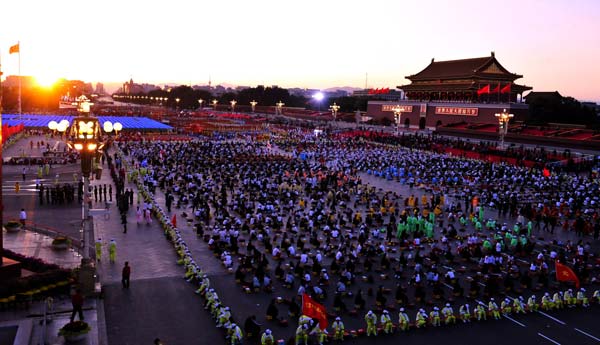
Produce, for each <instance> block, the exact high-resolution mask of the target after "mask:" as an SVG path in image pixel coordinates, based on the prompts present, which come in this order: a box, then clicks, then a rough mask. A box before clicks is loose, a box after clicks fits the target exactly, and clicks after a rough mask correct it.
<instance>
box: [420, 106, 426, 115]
mask: <svg viewBox="0 0 600 345" xmlns="http://www.w3.org/2000/svg"><path fill="white" fill-rule="evenodd" d="M421 116H427V104H421Z"/></svg>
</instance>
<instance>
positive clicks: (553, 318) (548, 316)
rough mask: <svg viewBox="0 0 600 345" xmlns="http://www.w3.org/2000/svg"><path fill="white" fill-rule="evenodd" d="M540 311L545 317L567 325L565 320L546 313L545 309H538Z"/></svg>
mask: <svg viewBox="0 0 600 345" xmlns="http://www.w3.org/2000/svg"><path fill="white" fill-rule="evenodd" d="M538 313H540V314H542V315H544V316H545V317H547V318H549V319H552V320H554V321H556V322H558V323H560V324H561V325H566V323H565V322H562V321H560V320H559V319H557V318H555V317H554V316H550V315H548V314H546V313H544V312H543V311H539V310H538Z"/></svg>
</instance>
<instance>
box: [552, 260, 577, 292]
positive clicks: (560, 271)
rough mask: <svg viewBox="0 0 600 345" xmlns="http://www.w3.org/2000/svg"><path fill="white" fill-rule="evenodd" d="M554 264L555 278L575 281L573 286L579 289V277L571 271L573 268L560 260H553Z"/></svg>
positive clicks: (560, 280)
mask: <svg viewBox="0 0 600 345" xmlns="http://www.w3.org/2000/svg"><path fill="white" fill-rule="evenodd" d="M555 266H556V280H557V281H559V282H575V287H576V288H577V289H579V278H578V277H577V275H576V274H575V272H573V270H572V269H571V268H570V267H569V266H567V265H564V264H561V263H560V262H558V261H556V262H555Z"/></svg>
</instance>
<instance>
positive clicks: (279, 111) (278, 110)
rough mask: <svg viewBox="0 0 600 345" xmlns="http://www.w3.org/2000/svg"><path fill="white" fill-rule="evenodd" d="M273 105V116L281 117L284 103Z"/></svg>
mask: <svg viewBox="0 0 600 345" xmlns="http://www.w3.org/2000/svg"><path fill="white" fill-rule="evenodd" d="M275 105H276V107H275V115H283V106H284V105H285V103H283V102H282V101H279V102H278V103H275Z"/></svg>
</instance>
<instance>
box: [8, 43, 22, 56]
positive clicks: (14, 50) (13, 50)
mask: <svg viewBox="0 0 600 345" xmlns="http://www.w3.org/2000/svg"><path fill="white" fill-rule="evenodd" d="M19 52H20V49H19V43H17V44H15V45H14V46H10V49H8V53H9V54H13V53H19Z"/></svg>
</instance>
